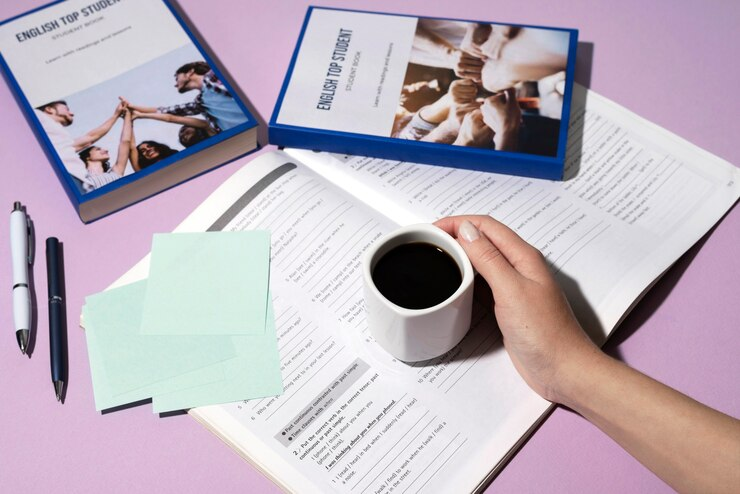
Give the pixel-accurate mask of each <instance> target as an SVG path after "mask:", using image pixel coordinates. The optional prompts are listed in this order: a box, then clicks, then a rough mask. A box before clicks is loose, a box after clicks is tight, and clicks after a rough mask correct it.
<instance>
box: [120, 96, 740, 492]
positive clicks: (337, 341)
mask: <svg viewBox="0 0 740 494" xmlns="http://www.w3.org/2000/svg"><path fill="white" fill-rule="evenodd" d="M566 176H567V178H566V180H565V181H563V182H551V181H544V180H536V179H529V178H521V177H512V176H504V175H496V174H490V173H483V172H474V171H468V170H460V169H452V168H442V167H433V166H425V165H416V164H410V163H401V162H395V161H385V160H378V159H371V158H362V157H352V156H340V155H330V154H323V153H312V152H309V151H294V150H288V151H285V152H279V151H276V152H271V153H266V154H263V155H262V156H260V157H259V158H257V159H255V160H253V161H251V162H250V163H249V164H247V165H246V166H244V167H243V168H242V169H241V170H239V171H238V172H237V173H235V174H234V175H233V176H232V177H231V178H229V179H228V180H227V181H226V182H225V183H224V184H223V185H221V186H220V187H219V188H218V189H217V190H216V191H215V192H214V193H213V194H212V195H211V196H210V197H209V198H208V199H207V200H206V201H205V202H204V203H203V204H202V205H201V206H200V207H198V208H197V209H196V210H195V211H194V212H193V213H192V214H191V215H190V216H189V217H188V218H187V219H186V220H185V221H184V222H183V223H182V225H180V227H178V231H204V230H241V229H269V230H270V231H271V232H272V252H271V263H272V264H271V280H270V283H271V291H272V293H273V294H274V309H275V318H276V327H277V336H278V346H279V351H280V357H281V365H282V377H283V384H284V393H283V394H282V395H281V396H278V397H266V398H264V399H258V400H251V401H245V402H238V403H231V404H224V405H217V406H209V407H202V408H195V409H192V410H190V414H191V415H192V416H193V417H194V418H196V419H197V420H198V421H200V422H201V423H203V424H204V425H205V426H206V427H207V428H208V429H210V430H211V431H213V432H214V433H215V434H217V435H218V436H219V437H220V438H222V439H223V440H224V441H225V442H226V443H228V444H229V445H230V446H231V447H232V448H234V449H235V450H236V451H237V452H238V453H239V454H240V455H241V456H243V457H244V458H246V459H247V460H249V461H250V462H251V463H252V464H253V465H254V466H255V467H256V468H258V469H259V470H260V471H262V472H263V473H264V474H265V475H267V476H268V477H269V478H271V479H272V480H273V481H274V482H275V483H277V484H278V485H279V486H281V487H282V488H284V489H285V490H288V491H300V492H316V493H327V492H350V493H357V494H378V493H390V492H398V493H405V492H409V493H413V492H465V491H477V490H481V489H482V488H483V487H484V486H485V485H486V484H487V483H488V482H489V481H490V479H491V478H492V477H493V476H494V475H495V473H496V472H497V471H498V470H499V469H500V468H501V466H502V465H503V464H504V463H505V461H506V459H507V458H508V457H509V456H510V455H511V454H513V452H514V451H515V450H516V448H517V446H518V445H519V444H520V443H521V442H522V440H523V439H524V438H526V436H527V435H528V434H529V432H530V431H531V430H533V428H534V427H535V426H536V424H537V423H538V422H539V421H540V420H541V419H542V418H543V417H544V416H546V413H547V411H548V409H549V408H550V407H551V406H552V405H551V404H550V403H549V402H547V401H545V400H543V399H541V398H540V397H539V396H537V395H536V394H535V393H534V392H533V391H531V390H530V389H529V388H528V387H527V385H526V384H525V383H524V381H523V380H522V379H521V378H520V377H519V375H518V374H517V372H516V371H515V369H514V367H513V365H512V363H511V361H510V360H509V357H508V355H507V354H506V351H505V350H504V348H503V346H502V342H501V336H500V333H499V332H498V330H497V329H496V325H495V320H494V318H493V315H492V312H491V308H490V307H485V306H482V305H479V306H476V307H475V308H474V315H473V324H472V327H471V330H470V332H469V333H468V335H467V336H466V337H465V338H464V340H463V341H462V342H461V343H460V344H459V345H458V346H457V347H455V348H454V349H452V350H451V351H449V352H448V353H447V354H445V355H443V356H441V357H439V358H437V359H434V360H433V361H429V362H425V363H417V364H414V365H409V364H406V363H403V362H398V361H395V360H393V358H392V357H390V356H389V355H388V354H386V353H384V352H383V350H381V349H380V348H379V347H378V346H377V345H376V344H375V343H374V341H373V339H372V337H371V336H370V334H369V333H368V330H367V325H366V321H365V314H364V308H363V294H362V277H361V270H360V260H361V258H362V253H363V251H364V250H365V249H366V248H367V247H368V246H369V245H370V244H371V243H372V242H373V241H374V240H376V239H377V238H378V237H380V236H381V235H382V234H383V233H385V232H388V231H390V230H392V229H394V228H396V227H397V226H398V225H400V224H407V223H412V222H429V221H433V220H434V219H436V218H439V217H442V216H446V215H452V214H463V213H465V214H471V213H477V214H490V215H491V216H493V217H495V218H497V219H499V220H500V221H502V222H504V223H506V224H507V225H509V226H510V227H512V228H513V229H514V230H516V231H517V232H518V233H519V234H520V235H521V236H522V237H523V238H525V239H526V240H527V241H529V242H530V243H532V244H534V245H535V246H536V247H538V248H539V249H540V250H541V251H542V252H543V253H544V254H545V256H546V257H547V259H548V261H549V264H550V266H551V268H552V271H553V272H554V273H555V274H556V276H557V278H558V280H559V281H560V283H561V284H562V286H563V288H564V290H565V291H566V293H567V296H568V298H569V300H570V302H571V304H572V305H573V308H574V311H575V312H576V314H577V316H578V318H579V319H580V321H581V322H582V324H583V325H584V327H585V328H586V329H587V331H588V332H589V333H590V335H591V336H592V338H594V339H595V340H596V341H597V342H598V343H600V344H603V342H604V341H605V340H606V338H607V337H608V336H609V334H610V333H611V332H612V331H613V330H614V328H615V327H616V326H617V324H618V323H619V322H620V320H621V319H622V318H623V317H624V316H625V315H626V314H627V313H628V312H629V310H630V308H631V307H632V306H633V305H634V304H635V303H636V302H637V300H639V298H640V297H641V295H642V294H643V293H644V292H645V291H646V290H647V289H648V288H649V287H650V286H651V285H652V284H653V283H654V282H655V281H656V280H657V279H658V278H659V277H660V276H661V274H662V273H663V272H664V271H665V270H666V269H668V268H669V267H670V266H671V265H672V264H673V263H674V262H675V261H676V260H677V259H678V258H679V257H680V256H681V255H682V254H683V253H684V252H685V251H686V250H687V249H688V248H689V247H691V245H693V244H694V243H695V242H696V241H697V240H699V239H700V238H701V237H702V236H703V235H704V234H705V233H706V232H707V231H708V230H709V229H710V228H711V227H712V226H713V225H714V224H715V223H716V222H717V221H718V220H719V219H720V218H721V217H722V216H723V215H724V214H725V213H726V212H727V211H728V210H729V209H730V208H731V207H732V206H733V205H734V203H735V202H736V201H737V199H738V197H739V196H740V183H739V182H740V180H739V179H740V172H739V171H738V169H737V168H735V167H734V166H732V165H731V164H729V163H727V162H725V161H723V160H721V159H719V158H717V157H715V156H712V155H711V154H709V153H707V152H705V151H702V150H701V149H698V148H697V147H695V146H693V145H691V144H689V143H687V142H686V141H683V140H681V139H679V138H677V137H676V136H674V135H672V134H670V133H668V132H666V131H665V130H663V129H660V128H658V127H656V126H655V125H653V124H651V123H649V122H646V121H645V120H643V119H641V118H639V117H637V116H636V115H634V114H632V113H630V112H628V111H627V110H625V109H623V108H621V107H619V106H618V105H615V104H614V103H611V102H610V101H608V100H606V99H604V98H602V97H600V96H598V95H596V94H594V93H592V92H588V91H587V90H585V89H583V88H579V87H577V88H576V91H575V93H574V105H573V113H572V117H571V130H570V137H569V154H568V157H567V164H566ZM147 264H148V259H144V260H143V261H142V262H140V263H139V264H137V265H136V266H135V267H134V268H132V270H131V271H129V272H128V273H127V274H126V275H125V276H124V277H122V278H121V279H119V280H118V281H117V282H116V284H117V285H121V284H125V283H129V282H132V281H135V280H138V279H141V278H143V277H145V276H146V273H147Z"/></svg>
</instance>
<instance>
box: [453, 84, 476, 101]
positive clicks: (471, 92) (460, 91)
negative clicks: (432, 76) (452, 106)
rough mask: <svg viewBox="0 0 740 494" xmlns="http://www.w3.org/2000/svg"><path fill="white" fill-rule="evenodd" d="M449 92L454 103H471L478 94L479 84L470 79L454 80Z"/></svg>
mask: <svg viewBox="0 0 740 494" xmlns="http://www.w3.org/2000/svg"><path fill="white" fill-rule="evenodd" d="M448 93H449V95H450V96H451V97H452V101H453V102H454V103H457V104H462V103H470V102H471V101H474V100H475V97H476V96H477V94H478V86H477V85H476V84H475V82H473V81H471V80H470V79H458V80H455V81H452V84H450V88H449V89H448Z"/></svg>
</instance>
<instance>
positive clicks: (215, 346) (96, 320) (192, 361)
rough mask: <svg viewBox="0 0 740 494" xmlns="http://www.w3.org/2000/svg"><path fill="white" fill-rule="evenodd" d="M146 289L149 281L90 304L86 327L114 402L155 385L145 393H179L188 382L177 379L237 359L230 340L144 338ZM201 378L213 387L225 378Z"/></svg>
mask: <svg viewBox="0 0 740 494" xmlns="http://www.w3.org/2000/svg"><path fill="white" fill-rule="evenodd" d="M146 285H147V282H146V281H139V282H136V283H132V284H130V285H125V286H122V287H119V288H114V289H111V290H107V291H105V292H101V293H98V294H95V295H91V296H89V297H87V299H86V302H87V303H86V306H85V315H84V317H85V325H86V327H88V326H89V329H91V330H92V331H93V333H94V336H93V340H94V343H93V345H94V348H95V350H96V353H97V358H99V359H100V362H101V363H102V367H103V369H104V370H105V376H106V377H105V379H106V383H107V389H108V392H109V393H110V394H111V395H112V396H118V395H122V394H126V393H128V392H130V391H134V390H137V389H141V388H145V387H147V386H152V385H154V384H158V386H157V387H155V388H149V389H147V390H144V391H143V392H145V393H146V392H155V391H156V392H157V393H162V392H167V391H170V390H173V389H181V388H182V386H183V385H188V382H189V381H188V379H187V377H186V376H183V377H179V376H182V375H183V374H187V373H189V372H192V371H195V370H197V369H202V368H205V367H208V366H211V365H212V364H214V363H217V362H222V361H225V360H228V359H231V358H233V357H235V356H236V355H237V354H236V350H235V346H234V344H233V343H232V341H231V339H230V338H229V337H228V336H204V335H171V336H163V335H142V334H140V333H139V327H140V324H141V310H142V304H143V301H144V294H145V291H146ZM211 372H213V371H211ZM208 376H210V377H208ZM173 378H177V379H174V380H172V379H173ZM201 378H202V379H205V382H211V381H213V380H216V379H220V378H222V375H221V374H216V373H211V374H206V375H205V376H201ZM168 379H169V380H170V381H167V380H168ZM201 382H203V381H196V382H195V383H194V384H190V385H195V384H198V383H201ZM149 396H151V395H149Z"/></svg>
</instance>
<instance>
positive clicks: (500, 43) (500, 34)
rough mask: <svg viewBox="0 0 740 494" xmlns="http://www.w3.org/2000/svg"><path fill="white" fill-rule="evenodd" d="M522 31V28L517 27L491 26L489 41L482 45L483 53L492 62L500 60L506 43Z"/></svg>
mask: <svg viewBox="0 0 740 494" xmlns="http://www.w3.org/2000/svg"><path fill="white" fill-rule="evenodd" d="M520 30H521V28H519V27H515V26H501V25H491V29H490V31H488V37H487V39H486V40H484V41H483V42H481V44H480V51H481V53H482V54H483V56H484V57H485V58H490V59H491V60H498V59H500V58H501V52H502V51H503V49H504V46H506V43H508V42H509V40H511V39H512V38H514V37H515V36H516V35H517V34H519V31H520Z"/></svg>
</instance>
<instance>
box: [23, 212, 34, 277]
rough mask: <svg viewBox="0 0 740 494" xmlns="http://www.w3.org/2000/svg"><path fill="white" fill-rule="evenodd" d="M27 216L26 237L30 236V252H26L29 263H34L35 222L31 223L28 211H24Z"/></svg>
mask: <svg viewBox="0 0 740 494" xmlns="http://www.w3.org/2000/svg"><path fill="white" fill-rule="evenodd" d="M23 213H24V214H25V216H26V237H27V238H28V252H26V260H27V261H28V265H29V266H30V265H33V245H34V242H33V239H34V235H33V224H32V223H31V218H30V217H29V216H28V214H26V212H25V211H24V212H23Z"/></svg>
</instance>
